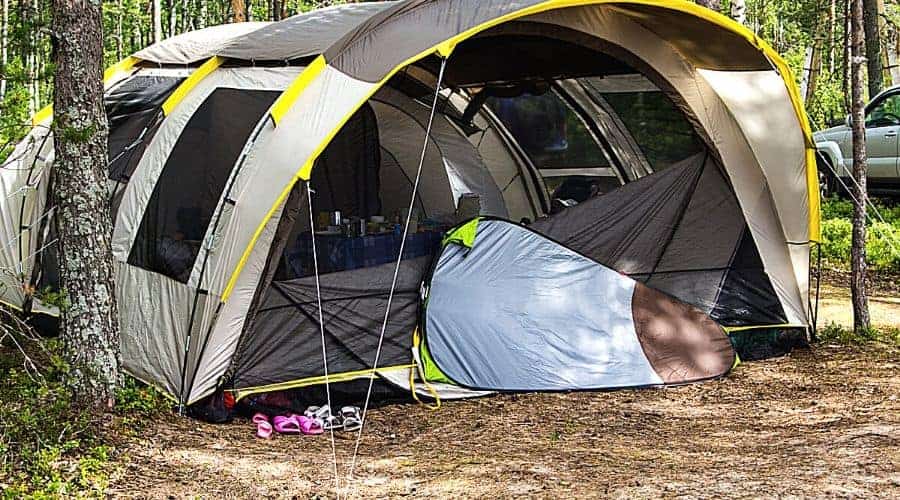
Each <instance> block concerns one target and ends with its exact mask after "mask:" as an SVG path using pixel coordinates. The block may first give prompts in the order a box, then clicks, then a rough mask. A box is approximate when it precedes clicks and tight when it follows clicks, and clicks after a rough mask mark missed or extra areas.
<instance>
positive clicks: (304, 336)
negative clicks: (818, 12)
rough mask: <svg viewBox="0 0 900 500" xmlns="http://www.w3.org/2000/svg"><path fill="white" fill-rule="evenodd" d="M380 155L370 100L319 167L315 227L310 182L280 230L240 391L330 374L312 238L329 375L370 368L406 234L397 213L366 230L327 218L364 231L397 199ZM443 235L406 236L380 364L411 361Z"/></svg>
mask: <svg viewBox="0 0 900 500" xmlns="http://www.w3.org/2000/svg"><path fill="white" fill-rule="evenodd" d="M383 152H384V150H383V148H382V147H381V145H380V144H379V140H378V123H377V119H376V115H375V113H374V111H373V109H372V107H371V106H370V105H366V106H364V107H363V108H361V109H360V111H358V112H357V113H356V114H355V115H354V116H353V117H352V119H351V120H350V121H349V122H348V123H347V124H346V125H345V126H344V127H343V128H342V129H341V131H340V132H339V133H338V134H337V136H336V137H335V138H334V140H333V141H332V142H331V143H330V145H329V146H328V148H326V149H325V151H324V152H323V153H322V155H321V157H320V158H319V159H318V160H317V162H316V165H315V167H314V168H313V171H312V178H311V181H310V186H311V188H312V189H313V200H312V205H313V212H314V217H313V219H314V221H315V224H316V226H317V227H316V228H314V229H315V232H313V231H312V230H311V228H310V216H309V208H308V202H307V200H306V186H304V185H301V184H298V185H297V187H295V189H294V191H293V192H292V194H291V196H290V197H289V199H288V201H287V202H286V205H285V206H286V208H285V214H284V215H283V216H282V221H281V223H280V224H279V227H278V230H277V231H276V236H275V244H273V247H272V251H271V252H270V255H269V262H268V264H267V266H268V269H267V274H269V276H268V277H264V279H263V283H262V284H261V288H260V289H259V290H258V291H257V297H256V298H255V300H254V302H255V304H254V306H253V307H252V309H251V313H250V315H249V319H248V322H247V326H246V328H245V331H244V334H243V335H242V338H241V342H240V345H239V348H238V354H237V356H236V358H235V362H234V365H233V370H232V376H231V380H232V382H231V385H232V386H233V387H234V388H238V389H247V388H257V387H262V386H268V385H271V384H283V383H286V382H288V383H302V381H303V380H307V379H311V378H314V377H321V376H322V375H324V366H323V363H322V351H321V350H322V344H321V340H320V339H321V337H320V332H319V322H318V304H317V294H316V276H315V268H314V265H313V253H312V237H313V235H315V238H316V241H315V242H316V255H317V258H318V265H319V275H320V276H319V277H320V286H321V294H322V313H323V317H324V330H325V336H326V346H327V352H328V369H329V373H331V374H353V373H354V372H360V371H363V372H364V371H365V370H368V369H371V366H372V362H373V356H374V353H375V349H376V347H377V343H378V338H379V334H380V331H381V324H382V320H383V317H384V316H383V314H384V310H385V308H386V307H387V299H388V294H389V292H390V288H391V279H392V277H393V272H394V267H395V265H396V259H397V253H398V251H399V246H400V240H401V236H400V235H399V234H398V233H399V232H398V231H397V230H396V227H395V226H396V224H394V223H392V222H391V220H393V219H394V217H395V216H396V215H395V216H394V217H389V220H388V223H387V224H384V225H381V226H380V228H376V227H375V226H373V225H371V224H367V229H366V231H367V232H366V234H361V231H360V230H359V229H358V228H357V229H354V228H353V227H347V226H352V225H353V224H349V225H344V227H340V228H338V227H337V226H335V224H333V223H332V221H331V220H330V218H331V217H333V216H334V214H335V212H336V211H340V212H341V219H348V220H353V221H354V223H355V224H356V225H357V227H358V225H359V224H362V221H364V220H365V218H366V217H372V216H378V215H380V211H381V210H382V206H383V205H385V204H386V201H385V197H386V196H395V194H396V193H395V190H396V189H397V186H396V185H391V186H388V185H387V182H385V181H386V180H387V179H389V178H394V179H396V177H397V176H396V174H395V173H393V174H391V173H390V172H385V170H386V169H388V170H389V169H393V168H396V165H394V163H395V162H394V161H393V160H392V158H391V157H390V156H389V155H384V154H382V153H383ZM411 190H412V187H411V185H410V187H409V191H410V192H411ZM407 196H408V195H407ZM391 201H393V202H396V200H391ZM406 201H408V197H407V199H406V200H405V201H404V203H405V202H406ZM381 215H382V216H387V215H386V214H381ZM329 226H330V227H329ZM441 235H442V230H441V229H435V230H430V231H429V230H419V231H416V232H415V233H413V234H410V235H409V237H408V238H407V242H406V249H405V251H404V256H403V257H404V258H403V260H402V262H401V267H400V271H399V280H398V283H397V287H396V290H395V294H394V299H393V302H392V306H391V313H390V317H389V320H388V323H387V327H386V331H385V337H384V345H383V350H382V354H381V359H380V360H379V366H381V367H390V366H399V365H404V364H408V363H409V362H410V353H409V345H410V338H411V335H412V332H413V330H414V328H415V325H416V319H417V315H418V290H419V285H420V283H421V281H422V279H423V277H424V276H425V273H426V271H427V270H428V268H429V266H430V264H431V261H432V258H433V256H434V255H435V254H436V252H437V250H438V248H439V245H440V239H441Z"/></svg>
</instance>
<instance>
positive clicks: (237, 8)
mask: <svg viewBox="0 0 900 500" xmlns="http://www.w3.org/2000/svg"><path fill="white" fill-rule="evenodd" d="M231 13H232V15H234V18H233V19H234V22H236V23H243V22H246V21H247V7H246V5H244V0H231Z"/></svg>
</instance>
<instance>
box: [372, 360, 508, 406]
mask: <svg viewBox="0 0 900 500" xmlns="http://www.w3.org/2000/svg"><path fill="white" fill-rule="evenodd" d="M378 376H380V377H381V378H383V379H385V380H387V381H388V382H390V383H391V384H394V385H395V386H397V387H400V388H401V389H404V390H407V391H410V392H412V391H415V393H416V396H418V397H419V398H428V399H434V397H435V395H437V397H438V399H441V400H454V399H466V398H477V397H482V396H490V395H491V394H494V391H473V390H471V389H466V388H465V387H460V386H458V385H453V384H444V383H440V382H428V383H427V384H426V383H425V382H423V381H422V380H421V379H420V378H419V374H418V370H417V369H416V368H415V367H411V368H404V369H402V370H391V371H382V370H378ZM410 377H412V379H411V380H412V383H410Z"/></svg>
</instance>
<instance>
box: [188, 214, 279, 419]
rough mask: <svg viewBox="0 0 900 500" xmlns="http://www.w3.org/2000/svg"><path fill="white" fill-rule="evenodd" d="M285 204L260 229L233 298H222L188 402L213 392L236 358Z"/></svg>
mask: <svg viewBox="0 0 900 500" xmlns="http://www.w3.org/2000/svg"><path fill="white" fill-rule="evenodd" d="M284 208H285V206H284V202H282V203H281V204H280V205H278V207H276V211H275V213H274V214H272V216H271V217H270V218H269V223H268V224H266V225H265V226H264V227H263V229H262V231H261V232H260V234H259V237H258V240H259V244H258V245H256V246H254V248H253V251H252V252H251V253H250V254H249V256H248V258H247V265H246V266H245V268H244V271H243V273H242V274H241V276H240V279H238V280H236V282H235V284H234V286H233V288H232V290H231V291H232V299H231V300H225V299H224V298H221V299H220V300H221V302H222V304H221V308H220V309H219V310H218V313H217V314H216V318H215V322H214V323H213V324H212V325H211V326H210V329H209V334H208V338H207V339H205V342H206V344H207V347H206V349H205V350H204V351H203V353H202V356H201V357H200V359H198V361H197V369H196V375H195V377H194V379H193V380H192V383H191V386H190V390H189V391H188V395H187V400H188V402H189V404H190V403H193V402H196V401H199V400H200V399H202V398H204V397H206V396H208V395H209V394H211V393H212V392H213V391H214V390H215V389H216V387H218V386H219V384H220V382H221V381H222V376H223V375H225V373H226V372H227V370H228V368H229V367H230V366H232V363H234V362H235V359H234V354H235V351H236V349H237V347H238V343H239V341H240V338H241V332H243V331H244V325H245V323H246V321H247V319H248V318H247V314H248V311H249V309H250V306H251V304H252V303H253V299H254V296H255V294H256V292H257V289H258V288H259V284H260V280H261V279H262V276H263V273H264V272H265V270H266V260H267V257H268V254H269V250H270V247H271V245H272V242H273V240H274V238H275V233H276V231H277V229H278V224H279V221H280V219H281V216H282V213H283V210H284ZM231 220H232V221H233V220H234V218H232V219H231Z"/></svg>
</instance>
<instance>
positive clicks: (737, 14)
mask: <svg viewBox="0 0 900 500" xmlns="http://www.w3.org/2000/svg"><path fill="white" fill-rule="evenodd" d="M731 18H732V19H734V20H735V21H737V22H739V23H740V24H746V23H747V3H746V2H745V0H731Z"/></svg>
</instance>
